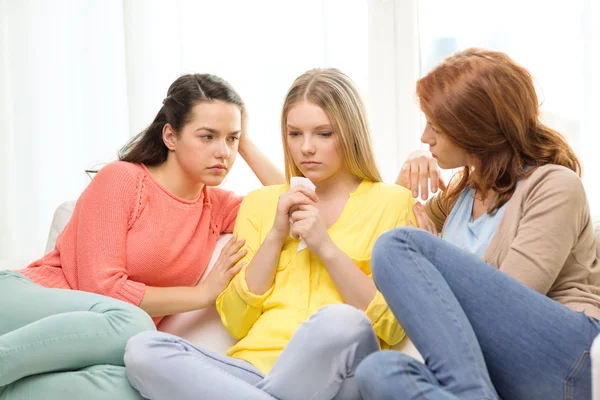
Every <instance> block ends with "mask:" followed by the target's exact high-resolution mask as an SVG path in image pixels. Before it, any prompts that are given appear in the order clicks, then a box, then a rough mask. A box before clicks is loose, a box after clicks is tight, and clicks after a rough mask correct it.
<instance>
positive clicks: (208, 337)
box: [46, 201, 423, 361]
mask: <svg viewBox="0 0 600 400" xmlns="http://www.w3.org/2000/svg"><path fill="white" fill-rule="evenodd" d="M74 207H75V202H74V201H69V202H65V203H63V204H61V205H60V206H59V207H58V208H57V210H56V211H55V213H54V218H53V220H52V225H51V228H50V233H49V235H48V242H47V244H46V252H49V251H51V250H52V249H53V248H54V243H55V242H56V238H57V236H58V234H59V233H60V232H61V231H62V229H63V228H64V227H65V225H66V224H67V222H69V219H70V218H71V214H72V212H73V209H74ZM230 236H231V235H222V236H221V237H220V238H219V240H218V241H217V247H216V248H215V251H214V252H213V254H212V257H211V259H210V262H209V265H208V268H207V269H206V271H205V273H204V275H203V277H202V279H203V278H204V276H206V274H207V273H208V272H209V271H210V269H211V268H212V266H213V265H214V263H215V261H216V260H217V257H218V255H219V253H220V251H221V249H222V248H223V246H224V245H225V243H226V242H227V240H229V238H230ZM158 329H159V330H160V331H163V332H168V333H172V334H174V335H177V336H181V337H183V338H184V339H186V340H188V341H190V342H192V343H194V344H196V345H199V346H203V347H206V348H208V349H210V350H213V351H216V352H218V353H221V354H225V351H226V350H227V348H229V346H231V345H233V344H234V343H235V340H234V339H233V338H232V337H231V336H230V335H229V334H228V333H227V331H226V330H225V327H224V326H223V324H222V323H221V319H220V318H219V315H218V314H217V310H216V309H215V307H210V308H207V309H202V310H197V311H190V312H187V313H183V314H177V315H172V316H169V317H166V318H164V319H163V320H162V321H161V323H160V325H159V326H158ZM394 349H396V350H399V351H402V352H404V353H406V354H410V355H411V356H413V357H415V358H417V359H418V360H421V361H423V358H422V357H421V355H420V354H419V352H418V351H417V349H416V348H415V347H414V345H413V344H412V342H411V341H410V340H409V339H408V338H405V339H404V340H403V341H402V342H400V343H399V344H398V345H397V346H395V347H394Z"/></svg>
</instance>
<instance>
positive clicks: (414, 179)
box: [410, 160, 419, 198]
mask: <svg viewBox="0 0 600 400" xmlns="http://www.w3.org/2000/svg"><path fill="white" fill-rule="evenodd" d="M410 187H411V189H412V195H413V197H414V198H417V197H419V163H418V161H417V160H415V161H414V162H412V163H411V165H410Z"/></svg>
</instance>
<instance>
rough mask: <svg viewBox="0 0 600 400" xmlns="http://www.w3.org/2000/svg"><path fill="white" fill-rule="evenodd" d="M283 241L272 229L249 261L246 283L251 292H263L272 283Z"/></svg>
mask: <svg viewBox="0 0 600 400" xmlns="http://www.w3.org/2000/svg"><path fill="white" fill-rule="evenodd" d="M283 241H284V239H283V238H280V237H278V236H277V235H276V234H274V233H273V231H271V232H269V234H268V235H267V237H266V238H265V240H264V242H263V243H262V244H261V245H260V247H259V249H258V251H257V252H256V254H255V255H254V257H253V258H252V261H250V264H249V265H248V267H247V269H246V284H247V285H248V290H250V292H252V293H253V294H255V295H261V294H264V293H266V292H267V290H269V288H270V287H271V286H272V285H273V280H274V279H275V273H276V271H277V262H278V261H279V254H280V253H281V246H283Z"/></svg>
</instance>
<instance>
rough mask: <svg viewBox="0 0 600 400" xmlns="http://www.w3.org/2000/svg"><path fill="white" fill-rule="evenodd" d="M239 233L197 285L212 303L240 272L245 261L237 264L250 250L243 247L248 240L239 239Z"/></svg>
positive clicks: (224, 248)
mask: <svg viewBox="0 0 600 400" xmlns="http://www.w3.org/2000/svg"><path fill="white" fill-rule="evenodd" d="M236 240H237V235H233V236H232V237H231V239H229V241H228V242H227V244H226V245H225V246H224V247H223V250H221V254H220V255H219V258H218V259H217V261H216V262H215V265H214V266H213V268H212V269H211V270H210V272H209V273H208V275H207V276H206V279H204V280H203V281H202V282H200V283H199V284H198V285H197V286H196V287H197V288H199V290H201V291H202V295H203V296H207V298H208V300H209V302H210V304H214V303H215V301H216V300H217V297H219V295H220V294H221V292H223V291H224V290H225V288H227V285H229V281H231V279H232V278H233V277H234V276H235V274H237V273H238V272H240V270H241V269H242V268H243V267H244V265H245V263H240V264H238V265H236V264H237V263H238V262H239V261H240V260H241V259H242V258H244V256H245V255H246V253H247V252H248V251H247V250H246V249H242V246H244V243H246V241H245V240H244V239H241V240H237V241H236Z"/></svg>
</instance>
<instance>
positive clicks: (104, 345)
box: [0, 271, 155, 400]
mask: <svg viewBox="0 0 600 400" xmlns="http://www.w3.org/2000/svg"><path fill="white" fill-rule="evenodd" d="M0 300H1V304H0V400H40V399H44V400H80V399H86V400H115V399H119V400H139V399H141V397H140V395H139V393H137V392H136V391H135V390H134V389H133V388H132V387H131V385H130V384H129V382H128V380H127V376H126V373H125V367H124V366H123V355H124V353H125V344H126V343H127V340H128V339H129V338H130V337H131V336H133V335H135V334H137V333H139V332H142V331H145V330H154V329H155V327H154V323H153V322H152V319H151V318H150V317H149V316H148V314H146V313H145V312H144V311H142V310H141V309H140V308H138V307H135V306H133V305H131V304H128V303H125V302H123V301H119V300H115V299H112V298H110V297H106V296H100V295H98V294H94V293H88V292H81V291H77V290H65V289H48V288H45V287H42V286H40V285H37V284H35V283H33V282H32V281H31V280H29V279H28V278H26V277H25V276H23V275H21V274H19V273H17V272H11V271H0Z"/></svg>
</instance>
